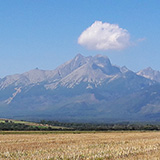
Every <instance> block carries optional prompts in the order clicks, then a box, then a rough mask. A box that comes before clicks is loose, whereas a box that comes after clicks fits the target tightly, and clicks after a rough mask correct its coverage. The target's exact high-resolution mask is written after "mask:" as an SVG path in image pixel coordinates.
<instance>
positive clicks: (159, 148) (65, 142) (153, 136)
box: [0, 132, 160, 160]
mask: <svg viewBox="0 0 160 160" xmlns="http://www.w3.org/2000/svg"><path fill="white" fill-rule="evenodd" d="M3 159H8V160H12V159H18V160H27V159H28V160H45V159H50V160H52V159H53V160H54V159H55V160H59V159H61V160H62V159H64V160H70V159H71V160H72V159H75V160H86V159H88V160H100V159H111V160H116V159H117V160H125V159H128V160H132V159H135V160H136V159H138V160H139V159H143V160H145V159H148V160H157V159H160V132H124V133H120V132H109V133H107V132H106V133H81V134H72V133H70V134H69V133H67V134H9V135H0V160H3Z"/></svg>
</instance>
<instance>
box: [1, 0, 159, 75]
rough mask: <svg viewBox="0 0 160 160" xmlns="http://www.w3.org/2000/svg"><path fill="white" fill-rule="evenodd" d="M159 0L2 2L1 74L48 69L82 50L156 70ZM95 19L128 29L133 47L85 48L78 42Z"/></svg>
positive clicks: (157, 59) (27, 0) (137, 68)
mask: <svg viewBox="0 0 160 160" xmlns="http://www.w3.org/2000/svg"><path fill="white" fill-rule="evenodd" d="M159 6H160V1H159V0H152V1H151V0H148V1H140V0H118V1H117V0H14V1H11V0H0V77H4V76H6V75H9V74H15V73H23V72H25V71H28V70H31V69H34V68H36V67H38V68H39V69H44V70H47V69H49V70H51V69H55V68H56V67H57V66H58V65H60V64H62V63H64V62H65V61H67V60H70V59H71V58H73V57H74V56H75V55H76V54H78V53H81V54H83V55H84V56H89V55H96V54H104V55H107V56H108V57H109V58H110V60H111V62H112V63H113V64H116V65H119V66H123V65H125V66H127V67H128V68H129V69H131V70H133V71H138V70H141V69H144V68H146V67H148V66H150V67H152V68H153V69H156V70H160V62H159V60H160V31H159V30H160V9H159ZM95 21H101V22H102V23H109V24H116V25H118V26H119V27H120V28H122V29H125V30H127V32H128V34H129V35H130V42H131V43H132V45H130V46H128V47H126V48H124V49H121V50H114V49H113V50H112V49H110V50H88V49H87V48H85V47H83V46H81V45H80V44H78V38H79V36H80V35H81V33H82V32H83V31H84V30H86V29H87V28H88V27H90V26H91V25H92V24H93V23H94V22H95Z"/></svg>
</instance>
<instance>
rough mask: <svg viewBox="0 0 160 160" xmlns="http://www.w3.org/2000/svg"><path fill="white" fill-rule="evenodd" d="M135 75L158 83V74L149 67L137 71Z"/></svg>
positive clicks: (159, 78)
mask: <svg viewBox="0 0 160 160" xmlns="http://www.w3.org/2000/svg"><path fill="white" fill-rule="evenodd" d="M137 75H140V76H143V77H145V78H148V79H151V80H155V81H157V82H160V72H159V71H156V70H153V69H152V68H151V67H148V68H146V69H143V70H141V71H139V72H138V73H137Z"/></svg>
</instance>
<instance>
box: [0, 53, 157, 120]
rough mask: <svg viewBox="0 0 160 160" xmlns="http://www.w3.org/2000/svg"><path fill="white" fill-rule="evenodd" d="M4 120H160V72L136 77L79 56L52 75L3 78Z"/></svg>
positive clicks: (0, 108) (104, 60)
mask: <svg viewBox="0 0 160 160" xmlns="http://www.w3.org/2000/svg"><path fill="white" fill-rule="evenodd" d="M0 117H2V118H15V119H23V120H24V119H25V120H40V119H41V120H42V119H47V120H59V121H70V122H72V121H74V122H75V121H76V122H116V121H159V120H160V72H159V71H155V70H153V69H152V68H146V69H144V70H141V71H139V72H137V73H135V72H133V71H131V70H129V69H128V68H127V67H125V66H123V67H119V66H115V65H112V64H111V62H110V60H109V58H108V57H107V56H103V55H96V56H93V57H92V56H89V57H84V56H83V55H81V54H78V55H77V56H76V57H74V58H73V59H72V60H70V61H68V62H66V63H64V64H62V65H60V66H59V67H57V68H56V69H54V70H40V69H38V68H36V69H34V70H31V71H28V72H25V73H23V74H15V75H9V76H6V77H4V78H2V79H0Z"/></svg>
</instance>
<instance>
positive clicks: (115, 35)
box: [78, 21, 130, 50]
mask: <svg viewBox="0 0 160 160" xmlns="http://www.w3.org/2000/svg"><path fill="white" fill-rule="evenodd" d="M78 44H80V45H82V46H84V47H86V48H87V49H91V50H121V49H124V48H126V47H128V46H129V45H130V35H129V33H128V31H127V30H126V29H123V28H120V27H119V26H118V25H117V24H110V23H102V22H101V21H95V22H94V23H93V24H92V25H91V26H90V27H89V28H87V29H86V30H85V31H83V32H82V34H81V35H80V36H79V38H78Z"/></svg>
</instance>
